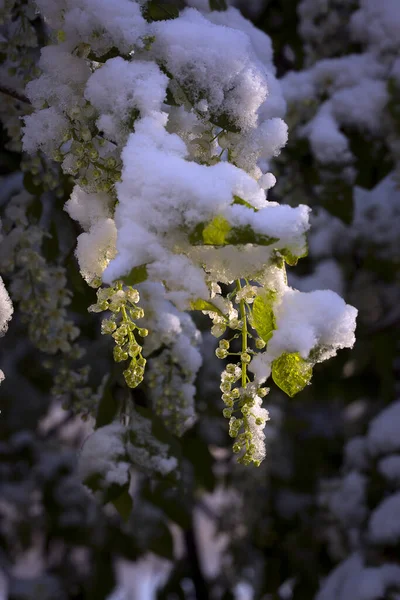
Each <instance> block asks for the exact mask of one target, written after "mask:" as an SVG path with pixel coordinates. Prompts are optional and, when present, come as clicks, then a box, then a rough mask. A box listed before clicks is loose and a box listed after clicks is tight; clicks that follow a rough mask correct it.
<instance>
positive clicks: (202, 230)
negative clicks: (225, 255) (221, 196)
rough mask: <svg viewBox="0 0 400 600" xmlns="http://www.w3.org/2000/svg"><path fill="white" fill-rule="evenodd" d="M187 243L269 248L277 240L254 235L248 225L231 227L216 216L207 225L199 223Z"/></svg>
mask: <svg viewBox="0 0 400 600" xmlns="http://www.w3.org/2000/svg"><path fill="white" fill-rule="evenodd" d="M189 241H190V243H191V244H192V245H193V246H203V245H204V246H228V245H231V246H238V245H245V244H256V245H259V246H270V245H271V244H274V243H275V242H277V241H279V239H278V238H273V237H270V236H268V235H263V234H261V233H255V232H254V231H253V229H252V228H251V226H250V225H244V226H242V227H232V226H231V224H230V223H229V222H228V221H227V219H225V217H223V216H222V215H217V216H216V217H214V218H213V220H212V221H210V222H209V223H207V224H204V223H199V224H198V225H197V226H196V227H195V229H194V230H193V231H192V233H191V234H190V235H189Z"/></svg>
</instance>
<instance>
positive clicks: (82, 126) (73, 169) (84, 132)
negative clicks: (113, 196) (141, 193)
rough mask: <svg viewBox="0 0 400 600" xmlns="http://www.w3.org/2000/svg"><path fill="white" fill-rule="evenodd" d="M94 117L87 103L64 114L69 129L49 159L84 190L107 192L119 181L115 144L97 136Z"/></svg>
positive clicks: (91, 107) (119, 168)
mask: <svg viewBox="0 0 400 600" xmlns="http://www.w3.org/2000/svg"><path fill="white" fill-rule="evenodd" d="M96 116H97V113H96V111H95V109H94V108H93V106H92V105H91V104H90V103H89V102H86V104H85V105H84V106H83V107H80V106H74V107H72V108H71V109H70V110H69V111H68V112H67V117H68V119H69V122H70V126H69V128H68V129H66V131H65V134H64V138H63V139H62V141H61V144H60V145H59V147H58V149H57V150H55V152H54V155H53V159H54V160H55V161H58V162H62V163H63V169H64V171H67V172H68V173H70V174H71V175H73V176H74V177H75V178H76V182H77V183H78V184H79V185H80V186H81V187H82V188H84V189H86V190H87V191H89V192H108V193H111V192H112V191H113V188H114V184H115V182H116V181H119V180H120V175H121V165H120V159H119V155H118V153H117V151H116V146H115V144H113V143H112V142H109V141H107V140H106V139H105V138H103V137H101V136H100V135H99V133H98V130H97V127H96V124H95V119H96Z"/></svg>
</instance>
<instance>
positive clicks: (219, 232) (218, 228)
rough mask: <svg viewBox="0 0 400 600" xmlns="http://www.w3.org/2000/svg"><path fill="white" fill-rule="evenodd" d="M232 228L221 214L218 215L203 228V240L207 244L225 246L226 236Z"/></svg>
mask: <svg viewBox="0 0 400 600" xmlns="http://www.w3.org/2000/svg"><path fill="white" fill-rule="evenodd" d="M230 230H231V225H230V224H229V223H228V221H227V220H226V219H225V217H222V216H221V215H217V216H216V217H214V218H213V220H212V221H211V222H210V223H209V224H208V225H206V226H205V227H204V229H203V242H204V244H206V245H207V246H225V244H226V236H227V235H228V233H229V232H230Z"/></svg>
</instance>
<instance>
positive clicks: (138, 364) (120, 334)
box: [88, 282, 149, 388]
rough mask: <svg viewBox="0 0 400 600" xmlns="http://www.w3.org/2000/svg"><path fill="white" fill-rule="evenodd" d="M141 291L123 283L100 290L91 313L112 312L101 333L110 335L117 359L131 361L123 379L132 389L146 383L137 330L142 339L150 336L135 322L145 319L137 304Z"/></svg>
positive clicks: (103, 324) (104, 321)
mask: <svg viewBox="0 0 400 600" xmlns="http://www.w3.org/2000/svg"><path fill="white" fill-rule="evenodd" d="M138 302H139V292H138V291H137V290H135V289H134V288H132V287H131V286H127V287H126V288H125V289H124V287H123V284H122V283H121V282H117V283H116V285H115V286H114V287H107V288H100V289H99V290H98V291H97V303H96V304H92V305H91V306H89V309H88V310H89V311H90V312H96V313H97V312H103V311H106V310H109V311H110V312H111V316H110V317H109V318H108V319H103V321H102V323H101V333H103V334H109V335H111V336H112V337H113V339H114V341H115V346H114V360H115V361H116V362H124V361H126V360H130V362H129V365H128V367H127V368H126V369H125V370H124V373H123V374H124V377H125V381H126V383H127V385H128V386H129V387H130V388H135V387H137V386H138V385H139V384H140V383H141V382H142V381H143V375H144V368H145V365H146V359H145V358H143V356H142V346H141V345H140V344H139V343H138V341H137V340H136V337H135V331H136V333H137V335H138V336H139V337H140V338H144V337H146V336H147V335H148V333H149V332H148V330H147V329H145V328H144V327H138V326H137V325H136V321H137V320H138V319H142V318H143V316H144V312H143V310H142V309H141V308H140V307H139V306H138V305H137V303H138Z"/></svg>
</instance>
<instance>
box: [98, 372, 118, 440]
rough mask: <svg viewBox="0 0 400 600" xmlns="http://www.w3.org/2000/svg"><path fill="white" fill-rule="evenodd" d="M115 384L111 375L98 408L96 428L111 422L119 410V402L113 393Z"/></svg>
mask: <svg viewBox="0 0 400 600" xmlns="http://www.w3.org/2000/svg"><path fill="white" fill-rule="evenodd" d="M113 384H114V379H113V377H112V376H111V375H109V376H108V380H107V383H106V385H105V386H104V390H103V395H102V397H101V398H100V402H99V405H98V408H97V416H96V427H95V429H98V428H99V427H104V426H105V425H108V424H109V423H111V422H112V421H113V420H114V417H115V416H116V414H117V412H118V408H119V403H118V401H117V400H116V398H115V396H114V394H113V393H112V388H113Z"/></svg>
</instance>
